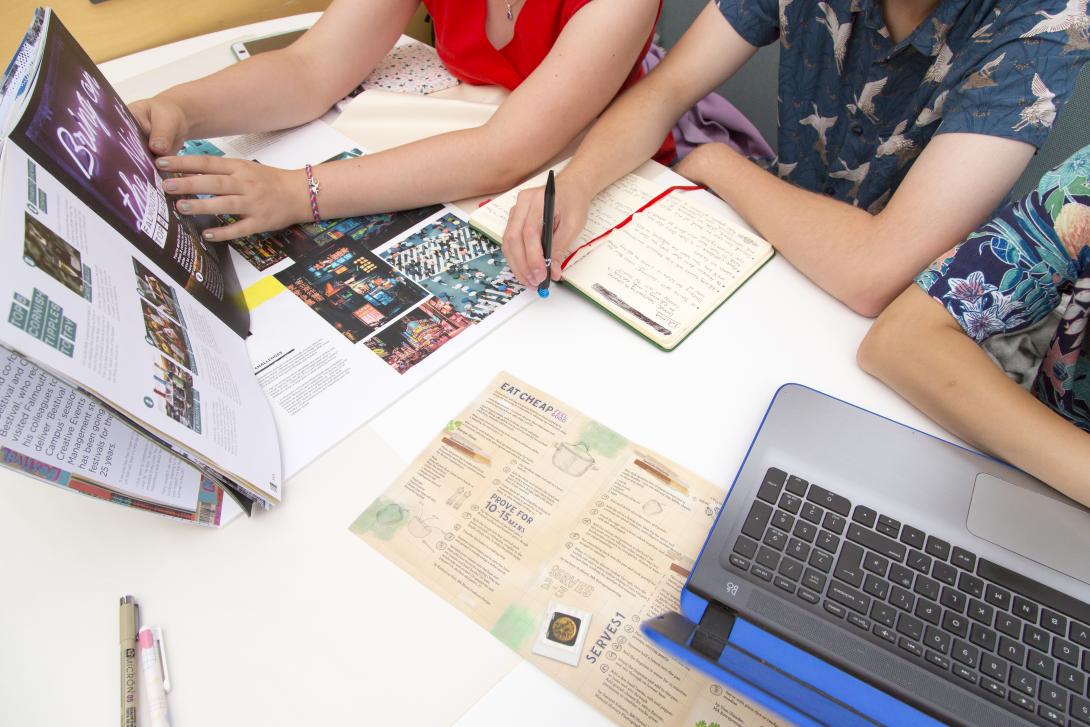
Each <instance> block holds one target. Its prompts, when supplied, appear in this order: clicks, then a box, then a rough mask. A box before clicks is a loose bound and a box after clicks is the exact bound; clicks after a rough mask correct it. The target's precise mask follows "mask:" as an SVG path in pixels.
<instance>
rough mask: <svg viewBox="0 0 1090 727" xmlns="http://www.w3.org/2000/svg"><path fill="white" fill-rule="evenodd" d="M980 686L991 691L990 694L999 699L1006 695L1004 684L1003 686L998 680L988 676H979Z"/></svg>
mask: <svg viewBox="0 0 1090 727" xmlns="http://www.w3.org/2000/svg"><path fill="white" fill-rule="evenodd" d="M980 686H981V688H983V689H984V690H985V691H988V692H991V693H992V694H994V695H995V696H997V697H999V698H1000V699H1002V698H1003V697H1005V696H1007V688H1006V687H1005V686H1003V685H1002V684H1000V683H999V682H997V681H996V680H994V679H991V678H989V677H984V676H982V677H980Z"/></svg>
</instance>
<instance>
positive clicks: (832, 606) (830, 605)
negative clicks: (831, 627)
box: [821, 600, 847, 618]
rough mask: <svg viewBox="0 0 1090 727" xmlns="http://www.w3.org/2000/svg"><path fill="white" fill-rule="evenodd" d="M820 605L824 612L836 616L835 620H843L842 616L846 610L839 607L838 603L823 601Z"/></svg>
mask: <svg viewBox="0 0 1090 727" xmlns="http://www.w3.org/2000/svg"><path fill="white" fill-rule="evenodd" d="M821 605H822V607H823V608H824V609H825V610H826V611H828V612H829V613H831V614H832V615H834V616H836V617H837V618H844V614H846V613H847V610H845V608H844V607H843V606H841V605H840V604H839V603H834V602H833V601H829V600H825V601H823V602H822V604H821Z"/></svg>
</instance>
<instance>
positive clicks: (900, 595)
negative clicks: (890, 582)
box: [889, 586, 916, 611]
mask: <svg viewBox="0 0 1090 727" xmlns="http://www.w3.org/2000/svg"><path fill="white" fill-rule="evenodd" d="M889 602H890V603H892V604H893V605H894V606H896V607H897V608H899V609H901V610H902V611H911V610H912V607H913V606H914V605H916V597H915V596H913V595H912V594H911V593H909V592H908V591H906V590H905V589H903V588H901V587H900V586H894V587H893V588H891V589H890V591H889Z"/></svg>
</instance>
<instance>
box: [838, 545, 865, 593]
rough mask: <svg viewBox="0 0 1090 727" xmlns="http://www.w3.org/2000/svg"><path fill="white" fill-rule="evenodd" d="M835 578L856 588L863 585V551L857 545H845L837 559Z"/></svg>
mask: <svg viewBox="0 0 1090 727" xmlns="http://www.w3.org/2000/svg"><path fill="white" fill-rule="evenodd" d="M833 576H835V577H836V578H839V579H840V580H842V581H847V582H848V583H850V584H852V585H853V586H855V587H856V588H858V587H859V586H861V585H863V549H862V548H860V547H859V546H858V545H856V544H855V543H844V547H843V548H841V549H840V557H839V558H837V561H836V568H834V569H833Z"/></svg>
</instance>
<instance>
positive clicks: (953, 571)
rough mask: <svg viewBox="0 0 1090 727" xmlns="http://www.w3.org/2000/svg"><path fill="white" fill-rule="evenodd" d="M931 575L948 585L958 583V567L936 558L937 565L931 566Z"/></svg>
mask: <svg viewBox="0 0 1090 727" xmlns="http://www.w3.org/2000/svg"><path fill="white" fill-rule="evenodd" d="M931 577H932V578H934V579H936V580H939V581H942V582H943V583H945V584H946V585H948V586H952V585H954V584H955V583H957V580H958V569H957V568H955V567H954V566H952V565H950V564H949V563H943V562H942V561H940V560H936V561H935V565H933V566H932V567H931Z"/></svg>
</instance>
